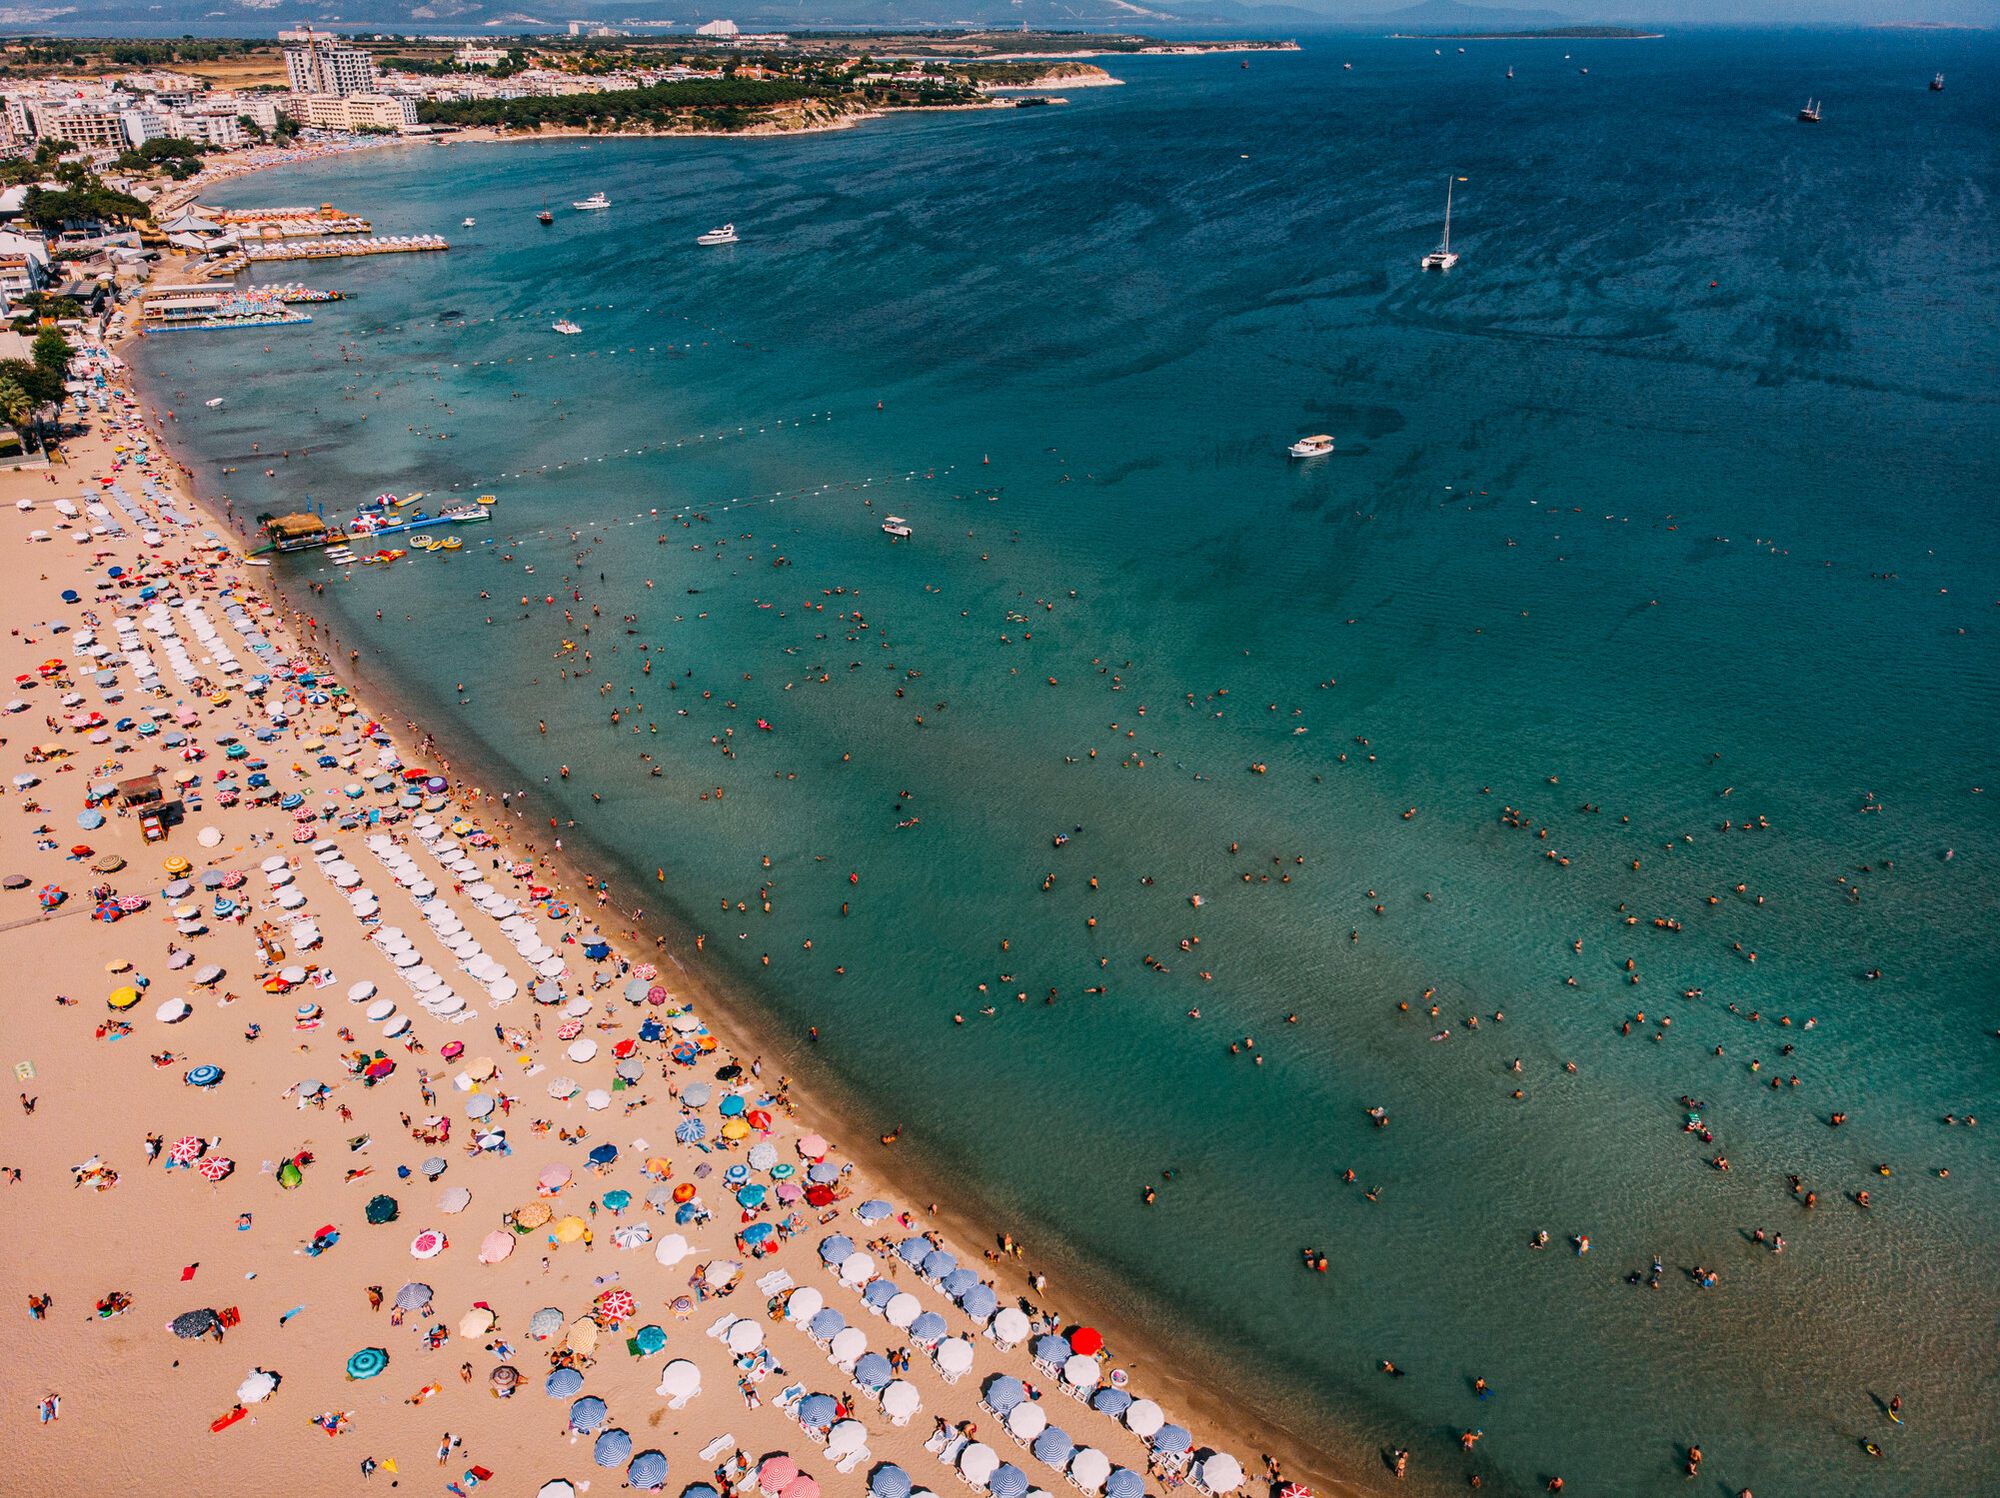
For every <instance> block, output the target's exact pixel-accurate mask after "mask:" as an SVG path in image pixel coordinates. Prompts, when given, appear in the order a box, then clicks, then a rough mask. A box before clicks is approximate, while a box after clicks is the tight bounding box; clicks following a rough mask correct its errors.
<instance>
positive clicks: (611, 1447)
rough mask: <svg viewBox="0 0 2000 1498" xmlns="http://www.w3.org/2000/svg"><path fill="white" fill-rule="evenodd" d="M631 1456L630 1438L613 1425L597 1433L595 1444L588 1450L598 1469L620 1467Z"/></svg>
mask: <svg viewBox="0 0 2000 1498" xmlns="http://www.w3.org/2000/svg"><path fill="white" fill-rule="evenodd" d="M631 1454H632V1437H631V1436H630V1435H628V1434H626V1432H624V1431H622V1430H620V1429H619V1428H618V1427H617V1426H615V1425H614V1426H612V1427H611V1428H610V1429H609V1430H605V1431H600V1432H598V1436H597V1444H596V1445H594V1446H592V1447H591V1448H590V1455H591V1457H592V1459H593V1460H595V1461H596V1463H597V1465H598V1466H600V1467H622V1466H624V1465H625V1458H627V1457H628V1456H630V1455H631Z"/></svg>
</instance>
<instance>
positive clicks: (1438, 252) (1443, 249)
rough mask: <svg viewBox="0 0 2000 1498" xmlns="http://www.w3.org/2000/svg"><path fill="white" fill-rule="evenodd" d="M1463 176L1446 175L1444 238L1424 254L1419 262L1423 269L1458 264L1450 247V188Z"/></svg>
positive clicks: (1443, 268)
mask: <svg viewBox="0 0 2000 1498" xmlns="http://www.w3.org/2000/svg"><path fill="white" fill-rule="evenodd" d="M1464 180H1465V179H1464V178H1463V177H1447V178H1446V179H1445V184H1444V238H1443V239H1441V240H1440V241H1438V247H1437V248H1436V249H1434V250H1432V251H1431V252H1430V253H1429V254H1428V255H1426V256H1424V258H1423V260H1422V261H1421V262H1420V263H1421V264H1422V266H1423V268H1424V269H1425V270H1450V269H1451V268H1452V267H1453V266H1454V265H1456V264H1458V256H1457V255H1455V254H1453V253H1452V248H1451V190H1452V187H1453V185H1454V184H1455V183H1459V182H1463V181H1464Z"/></svg>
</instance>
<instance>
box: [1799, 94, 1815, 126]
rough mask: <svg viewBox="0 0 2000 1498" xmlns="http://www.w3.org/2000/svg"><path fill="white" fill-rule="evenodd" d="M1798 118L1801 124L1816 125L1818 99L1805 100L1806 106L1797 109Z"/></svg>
mask: <svg viewBox="0 0 2000 1498" xmlns="http://www.w3.org/2000/svg"><path fill="white" fill-rule="evenodd" d="M1799 120H1800V122H1801V123H1802V124H1807V125H1817V124H1818V123H1819V100H1817V99H1808V100H1806V107H1805V108H1804V109H1801V110H1800V111H1799Z"/></svg>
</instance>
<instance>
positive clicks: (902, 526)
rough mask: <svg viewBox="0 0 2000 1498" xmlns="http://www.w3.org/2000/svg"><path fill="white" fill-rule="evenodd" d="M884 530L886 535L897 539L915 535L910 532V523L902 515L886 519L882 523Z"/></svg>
mask: <svg viewBox="0 0 2000 1498" xmlns="http://www.w3.org/2000/svg"><path fill="white" fill-rule="evenodd" d="M882 530H883V533H884V534H886V535H891V536H896V537H904V536H909V535H912V534H914V533H913V532H912V531H911V530H910V522H909V521H907V520H905V519H904V518H903V517H902V516H901V515H891V516H889V517H888V518H887V519H885V520H884V521H883V522H882Z"/></svg>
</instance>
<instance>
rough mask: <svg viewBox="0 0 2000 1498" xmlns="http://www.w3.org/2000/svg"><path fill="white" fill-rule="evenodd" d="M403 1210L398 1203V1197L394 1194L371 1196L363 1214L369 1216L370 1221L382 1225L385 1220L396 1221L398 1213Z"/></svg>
mask: <svg viewBox="0 0 2000 1498" xmlns="http://www.w3.org/2000/svg"><path fill="white" fill-rule="evenodd" d="M401 1210H402V1209H401V1208H399V1207H398V1206H397V1205H396V1198H395V1197H393V1196H371V1197H370V1198H369V1199H368V1206H367V1209H366V1211H365V1213H364V1214H363V1215H365V1216H366V1217H367V1219H368V1220H369V1222H371V1223H373V1224H374V1225H375V1226H377V1227H380V1226H381V1225H382V1224H383V1223H385V1222H394V1221H395V1220H396V1214H397V1213H398V1212H399V1211H401Z"/></svg>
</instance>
